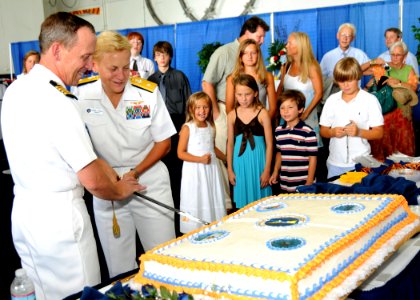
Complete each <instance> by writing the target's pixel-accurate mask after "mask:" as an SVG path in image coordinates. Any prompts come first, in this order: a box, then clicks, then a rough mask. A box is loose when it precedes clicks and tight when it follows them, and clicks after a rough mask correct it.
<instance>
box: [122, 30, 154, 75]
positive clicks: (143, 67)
mask: <svg viewBox="0 0 420 300" xmlns="http://www.w3.org/2000/svg"><path fill="white" fill-rule="evenodd" d="M127 38H128V40H129V41H130V44H131V58H130V70H131V75H132V76H140V77H141V78H144V79H147V78H149V76H150V75H152V74H153V73H154V72H155V65H154V64H153V61H152V60H150V59H148V58H146V57H143V56H141V52H142V51H143V46H144V37H143V35H142V34H141V33H140V32H130V33H128V34H127Z"/></svg>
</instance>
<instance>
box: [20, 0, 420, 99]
mask: <svg viewBox="0 0 420 300" xmlns="http://www.w3.org/2000/svg"><path fill="white" fill-rule="evenodd" d="M258 16H259V17H261V18H262V19H264V20H265V21H266V22H267V24H270V14H261V15H258ZM248 17H249V16H239V17H235V18H227V19H217V20H209V21H199V22H189V23H180V24H177V25H165V26H158V27H147V28H133V29H123V30H118V31H119V32H120V33H121V34H124V35H126V34H127V33H128V32H129V31H139V32H141V33H142V34H143V36H144V38H145V46H144V49H143V53H142V54H143V56H145V57H148V58H150V59H152V60H153V45H154V44H155V43H156V42H157V41H160V40H166V41H169V42H170V43H171V44H172V45H173V47H174V58H173V60H172V66H173V67H174V68H177V69H179V70H181V71H183V72H184V73H185V74H186V75H187V76H188V78H189V80H190V83H191V88H192V90H193V92H196V91H198V90H201V79H202V76H203V74H201V72H200V69H199V67H198V63H197V62H198V55H197V53H198V52H199V51H200V49H201V48H202V46H203V44H206V43H212V42H220V43H222V44H225V43H229V42H231V41H233V40H234V39H235V38H237V37H238V36H239V32H240V29H241V26H242V24H243V22H244V21H245V20H246V19H247V18H248ZM419 17H420V0H404V1H403V28H402V30H403V32H404V41H405V42H406V43H407V45H408V47H409V49H410V51H411V52H413V53H416V51H417V41H416V40H415V39H414V35H413V33H412V30H411V27H412V26H413V25H415V26H417V27H419V26H420V22H419V21H418V18H419ZM273 21H274V26H273V28H270V30H271V31H274V37H275V38H276V39H279V40H284V41H286V39H287V36H288V35H289V34H290V32H292V31H303V32H306V33H307V34H308V35H309V37H310V40H311V43H312V47H313V50H314V53H315V56H316V57H317V59H318V60H319V61H320V60H321V58H322V56H323V55H324V54H325V53H326V52H327V51H329V50H331V49H333V48H335V47H337V39H336V33H337V29H338V27H339V25H340V24H342V23H346V22H350V23H353V24H354V25H355V26H356V28H357V34H356V39H355V41H354V42H353V46H355V47H358V48H361V49H363V50H364V51H365V52H366V53H367V54H368V56H369V57H371V58H374V57H376V56H377V55H379V54H380V53H382V52H383V51H385V50H386V47H385V43H384V36H383V34H384V30H385V29H386V28H388V27H399V1H398V0H385V1H378V2H372V3H358V4H352V5H343V6H337V7H327V8H319V9H308V10H300V11H289V12H277V13H274V14H273ZM270 37H271V32H268V33H267V35H266V39H265V43H264V44H263V46H262V53H263V55H264V59H267V56H268V47H269V45H270ZM31 49H35V50H38V49H39V47H38V42H37V41H31V42H19V43H13V44H12V57H13V64H14V69H15V73H16V74H19V73H20V72H21V70H22V59H23V56H24V55H25V53H26V52H27V51H29V50H31Z"/></svg>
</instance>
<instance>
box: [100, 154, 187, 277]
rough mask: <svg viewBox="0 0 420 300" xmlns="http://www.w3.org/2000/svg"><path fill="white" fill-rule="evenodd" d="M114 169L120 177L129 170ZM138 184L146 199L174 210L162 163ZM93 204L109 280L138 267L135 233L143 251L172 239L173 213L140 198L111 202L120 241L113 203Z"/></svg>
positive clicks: (173, 231)
mask: <svg viewBox="0 0 420 300" xmlns="http://www.w3.org/2000/svg"><path fill="white" fill-rule="evenodd" d="M115 170H116V171H117V173H118V174H119V175H120V176H122V175H123V174H124V173H125V172H127V171H128V170H129V168H115ZM180 175H181V174H180ZM139 182H140V183H141V184H143V185H145V186H146V187H147V190H146V192H142V193H144V194H145V195H146V196H149V197H151V198H153V199H156V200H157V201H159V202H163V203H165V204H167V205H169V206H171V207H174V205H173V200H172V193H171V186H170V181H169V172H168V169H167V168H166V166H165V165H164V164H163V163H162V162H161V161H159V162H157V163H156V164H155V165H153V166H152V167H151V168H150V169H149V170H147V171H146V172H145V173H144V174H142V176H140V178H139ZM93 205H94V212H95V222H96V226H97V228H98V235H99V239H100V241H101V245H102V248H103V251H104V255H105V260H106V263H107V266H108V271H109V276H110V277H114V276H116V275H118V274H121V273H124V272H128V271H130V270H133V269H135V268H137V266H138V264H137V261H138V257H136V231H137V233H138V234H139V238H140V241H141V244H142V246H143V249H144V250H145V251H147V250H150V249H152V248H154V247H156V246H158V245H160V244H162V243H164V242H167V241H169V240H172V239H174V238H175V227H174V213H173V212H172V211H169V210H168V209H166V208H163V207H161V206H158V205H156V204H153V203H151V202H149V201H147V200H144V199H143V198H140V197H137V196H132V197H130V198H128V199H126V200H124V201H114V209H115V214H116V217H117V222H118V225H119V227H120V237H119V238H115V237H114V234H113V230H112V225H113V222H112V218H113V210H112V202H111V201H107V200H102V199H99V198H96V197H94V203H93Z"/></svg>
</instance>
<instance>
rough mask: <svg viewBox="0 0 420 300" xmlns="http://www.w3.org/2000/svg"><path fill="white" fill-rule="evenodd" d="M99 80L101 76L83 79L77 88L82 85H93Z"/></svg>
mask: <svg viewBox="0 0 420 300" xmlns="http://www.w3.org/2000/svg"><path fill="white" fill-rule="evenodd" d="M98 80H99V75H95V76H90V77H86V78H82V79H80V80H79V82H78V83H77V86H82V85H85V84H88V83H92V82H95V81H98Z"/></svg>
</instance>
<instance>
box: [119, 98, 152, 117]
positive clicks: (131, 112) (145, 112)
mask: <svg viewBox="0 0 420 300" xmlns="http://www.w3.org/2000/svg"><path fill="white" fill-rule="evenodd" d="M125 116H126V119H127V120H137V119H146V118H150V105H147V104H144V103H143V101H138V102H134V101H133V102H130V103H129V104H128V105H127V106H126V108H125Z"/></svg>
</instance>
